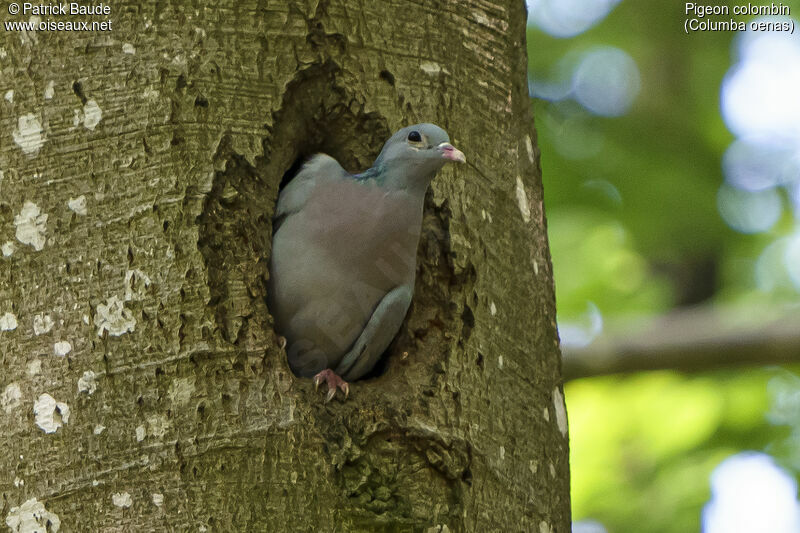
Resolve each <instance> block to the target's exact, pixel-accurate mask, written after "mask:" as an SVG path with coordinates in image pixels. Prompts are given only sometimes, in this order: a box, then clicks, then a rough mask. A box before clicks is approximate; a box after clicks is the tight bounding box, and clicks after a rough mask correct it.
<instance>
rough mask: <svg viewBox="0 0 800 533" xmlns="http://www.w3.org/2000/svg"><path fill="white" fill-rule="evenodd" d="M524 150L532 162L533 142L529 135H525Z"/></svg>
mask: <svg viewBox="0 0 800 533" xmlns="http://www.w3.org/2000/svg"><path fill="white" fill-rule="evenodd" d="M525 151H527V152H528V160H529V161H530V162H531V163H533V142H532V141H531V136H530V135H526V136H525Z"/></svg>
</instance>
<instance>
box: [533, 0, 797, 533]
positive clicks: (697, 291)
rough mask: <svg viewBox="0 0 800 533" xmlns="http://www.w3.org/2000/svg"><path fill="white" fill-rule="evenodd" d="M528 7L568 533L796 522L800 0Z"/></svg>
mask: <svg viewBox="0 0 800 533" xmlns="http://www.w3.org/2000/svg"><path fill="white" fill-rule="evenodd" d="M527 3H528V11H529V19H528V55H529V80H530V81H529V86H530V92H531V95H532V98H533V100H532V102H533V107H534V114H535V117H536V127H537V131H538V135H539V145H540V148H541V151H542V170H543V176H544V178H543V179H544V188H545V199H546V204H545V205H546V207H547V220H548V232H549V236H550V246H551V252H552V256H553V264H554V272H555V281H556V293H557V303H558V322H559V331H560V335H561V340H562V345H563V351H564V373H565V377H566V379H567V383H566V385H565V392H566V400H567V406H568V410H569V422H570V439H571V444H570V445H571V468H572V498H573V500H572V502H573V503H572V506H573V517H574V521H575V523H574V526H573V531H574V532H575V533H604V532H607V533H628V532H636V533H647V532H653V533H655V532H658V533H667V532H676V533H677V532H680V533H686V532H691V531H705V532H707V533H712V532H713V533H721V532H724V533H738V532H748V533H754V532H765V533H784V532H787V533H788V532H792V533H798V532H800V503H798V495H797V481H796V480H797V476H798V473H800V28H797V24H798V22H797V21H798V20H800V2H797V1H789V2H784V3H782V4H779V3H775V4H774V5H775V6H777V7H780V6H785V7H786V8H788V13H786V10H784V12H783V14H780V12H779V13H778V14H776V15H774V16H765V15H760V14H758V13H754V14H749V15H743V16H739V15H734V14H733V7H734V6H742V5H743V6H745V7H746V6H748V5H754V6H761V5H766V6H771V5H773V4H770V3H766V4H758V3H751V4H748V2H742V3H738V4H737V3H733V2H731V3H725V2H722V3H720V2H715V3H714V4H713V5H722V6H725V5H727V6H729V9H730V11H729V14H728V15H705V16H701V15H703V13H702V11H697V10H694V11H692V12H690V13H688V14H687V13H686V8H687V4H686V3H684V2H661V1H656V0H637V1H632V0H626V1H619V0H528V2H527ZM703 5H704V4H701V5H700V7H702V6H703ZM687 20H688V21H693V22H691V23H690V25H691V26H692V27H694V28H698V30H697V31H689V32H688V33H687V32H686V31H685V24H686V23H687ZM723 22H724V24H721V23H723ZM739 22H743V23H745V24H746V25H747V29H746V30H744V31H730V30H729V29H727V28H726V27H725V26H726V25H727V27H728V28H729V27H730V26H732V25H736V26H737V27H738V23H739ZM751 22H752V23H754V26H753V27H751V26H750V23H751ZM700 28H704V29H700ZM787 30H788V31H787ZM792 30H793V32H792Z"/></svg>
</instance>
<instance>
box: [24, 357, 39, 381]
mask: <svg viewBox="0 0 800 533" xmlns="http://www.w3.org/2000/svg"><path fill="white" fill-rule="evenodd" d="M27 371H28V375H29V376H31V377H33V376H37V375H39V373H40V372H41V371H42V360H41V359H39V358H36V359H32V360H30V361H28V366H27Z"/></svg>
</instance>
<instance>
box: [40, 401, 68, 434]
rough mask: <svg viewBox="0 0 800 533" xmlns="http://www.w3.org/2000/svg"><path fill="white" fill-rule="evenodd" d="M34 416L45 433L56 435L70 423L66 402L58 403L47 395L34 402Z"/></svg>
mask: <svg viewBox="0 0 800 533" xmlns="http://www.w3.org/2000/svg"><path fill="white" fill-rule="evenodd" d="M33 414H34V415H35V416H36V425H37V426H39V427H40V428H41V429H42V431H44V432H45V433H55V432H56V430H58V428H60V427H61V426H62V425H64V424H66V423H67V422H69V406H68V405H67V404H65V403H64V402H57V401H56V400H55V398H53V397H52V396H50V395H49V394H47V393H45V394H42V395H40V396H39V398H38V399H37V400H36V401H35V402H33Z"/></svg>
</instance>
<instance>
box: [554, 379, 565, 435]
mask: <svg viewBox="0 0 800 533" xmlns="http://www.w3.org/2000/svg"><path fill="white" fill-rule="evenodd" d="M553 407H554V408H555V413H556V424H558V430H559V431H560V432H561V435H563V436H564V437H566V436H567V407H566V405H564V395H563V394H561V390H560V389H559V388H558V387H556V388H555V389H553Z"/></svg>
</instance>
